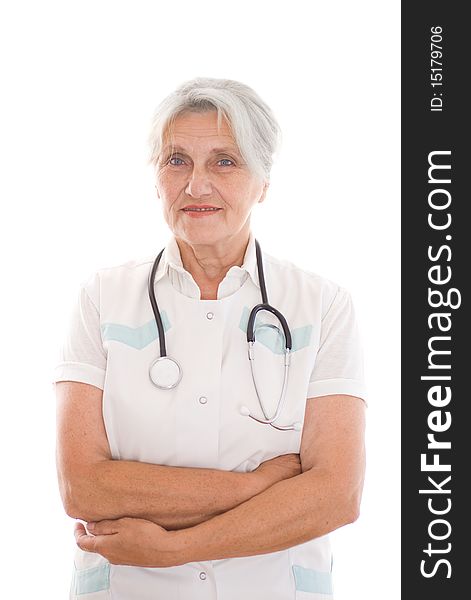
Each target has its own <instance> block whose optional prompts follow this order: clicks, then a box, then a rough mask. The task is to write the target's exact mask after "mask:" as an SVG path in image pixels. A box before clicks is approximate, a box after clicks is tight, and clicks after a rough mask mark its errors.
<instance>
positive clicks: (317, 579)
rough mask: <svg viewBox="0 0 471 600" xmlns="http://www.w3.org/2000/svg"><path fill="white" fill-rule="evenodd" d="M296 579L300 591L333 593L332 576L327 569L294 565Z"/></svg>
mask: <svg viewBox="0 0 471 600" xmlns="http://www.w3.org/2000/svg"><path fill="white" fill-rule="evenodd" d="M293 574H294V581H295V584H296V589H297V590H298V591H299V592H311V593H312V594H326V595H330V596H331V595H332V576H331V574H330V573H327V572H325V571H315V570H314V569H306V568H305V567H301V566H300V565H293Z"/></svg>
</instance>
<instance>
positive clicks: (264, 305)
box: [148, 240, 300, 431]
mask: <svg viewBox="0 0 471 600" xmlns="http://www.w3.org/2000/svg"><path fill="white" fill-rule="evenodd" d="M164 250H165V248H163V249H162V250H161V251H160V252H159V254H158V255H157V257H156V258H155V260H154V264H153V265H152V269H151V271H150V274H149V279H148V291H149V300H150V303H151V306H152V311H153V313H154V317H155V322H156V325H157V330H158V335H159V346H160V358H157V359H156V360H154V361H153V363H152V365H151V368H152V367H154V366H155V365H156V363H159V361H162V359H164V358H167V360H168V361H171V362H172V363H174V366H176V367H177V368H178V370H179V373H178V377H177V379H176V380H175V381H174V382H173V383H171V384H170V385H161V384H159V383H157V382H156V381H155V379H154V378H153V376H152V374H151V370H150V371H149V374H150V378H151V381H152V382H153V383H154V385H156V386H157V387H158V388H159V389H164V390H168V389H172V388H174V387H175V386H176V385H177V384H178V383H179V382H180V380H181V378H182V371H181V367H180V365H179V364H178V362H177V361H176V360H175V359H173V358H170V357H168V356H167V348H166V344H165V331H164V326H163V323H162V318H161V316H160V311H159V307H158V304H157V299H156V297H155V289H154V288H155V276H156V273H157V268H158V266H159V263H160V259H161V257H162V254H163V252H164ZM255 251H256V256H257V270H258V279H259V283H260V290H261V296H262V302H261V303H260V304H257V305H255V306H254V307H253V309H252V311H251V312H250V315H249V320H248V323H247V343H248V357H249V362H250V370H251V373H252V380H253V383H254V387H255V392H256V394H257V398H258V401H259V404H260V408H261V409H262V412H263V416H264V417H265V419H260V418H258V417H255V416H253V415H252V414H250V411H248V409H246V407H243V409H245V410H244V411H243V414H246V415H247V416H249V417H251V418H252V419H253V420H254V421H257V422H258V423H263V424H264V425H271V426H272V427H274V428H275V429H279V430H281V431H287V430H290V429H299V425H300V424H299V423H294V424H293V426H282V425H275V421H276V420H277V419H278V418H279V416H280V415H281V413H282V411H283V408H284V405H285V398H286V388H287V384H288V370H289V366H290V353H291V349H292V338H291V332H290V329H289V326H288V323H287V321H286V319H285V317H284V316H283V315H282V313H281V312H280V311H279V310H277V309H276V308H274V307H273V306H271V305H270V304H269V302H268V294H267V289H266V284H265V274H264V272H263V261H262V252H261V250H260V244H259V243H258V241H257V240H255ZM263 310H265V311H268V312H271V313H272V314H273V315H275V316H276V317H277V319H278V320H279V322H280V323H281V327H282V329H283V334H284V338H285V360H284V374H283V387H282V391H281V395H280V399H279V400H278V404H277V409H276V411H275V414H274V415H273V417H271V418H269V417H268V414H267V412H266V410H265V407H264V404H263V402H262V399H261V396H260V394H259V391H258V387H257V383H256V379H255V374H254V369H253V362H254V355H253V345H254V343H255V319H256V317H257V314H258V313H259V312H260V311H263ZM246 411H247V412H246Z"/></svg>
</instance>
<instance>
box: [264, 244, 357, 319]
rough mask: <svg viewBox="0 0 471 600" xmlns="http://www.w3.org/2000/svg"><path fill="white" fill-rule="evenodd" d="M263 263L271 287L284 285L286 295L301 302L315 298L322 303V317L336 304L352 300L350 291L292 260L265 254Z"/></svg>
mask: <svg viewBox="0 0 471 600" xmlns="http://www.w3.org/2000/svg"><path fill="white" fill-rule="evenodd" d="M263 261H264V263H263V264H264V267H265V271H267V272H268V273H270V279H271V285H274V284H276V283H278V285H282V286H283V287H284V289H285V290H286V293H288V294H292V295H296V296H297V298H299V301H300V302H304V301H306V302H309V301H310V300H311V299H314V298H315V299H316V301H317V302H320V303H321V307H322V308H321V312H322V316H325V315H326V314H327V313H328V312H329V310H330V309H331V307H332V306H333V305H334V304H338V303H341V302H344V301H349V299H350V294H349V292H348V290H347V289H345V288H344V287H342V286H341V285H339V284H338V283H336V282H335V281H333V280H331V279H329V278H327V277H324V276H322V275H320V274H318V273H316V272H314V271H310V270H307V269H304V268H301V267H299V266H298V265H296V264H295V263H294V262H292V261H290V260H286V259H279V258H276V257H274V256H272V255H271V254H266V253H265V252H264V253H263Z"/></svg>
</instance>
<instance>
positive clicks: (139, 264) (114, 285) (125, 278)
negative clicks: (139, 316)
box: [81, 256, 155, 306]
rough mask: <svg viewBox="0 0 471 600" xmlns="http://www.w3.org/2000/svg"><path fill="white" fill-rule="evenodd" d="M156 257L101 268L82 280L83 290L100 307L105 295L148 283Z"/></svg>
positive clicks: (131, 260) (135, 259)
mask: <svg viewBox="0 0 471 600" xmlns="http://www.w3.org/2000/svg"><path fill="white" fill-rule="evenodd" d="M154 259H155V257H153V256H146V257H141V258H134V259H129V260H127V261H126V262H123V263H120V264H117V265H113V266H106V267H100V268H98V269H96V270H95V271H92V272H91V273H89V275H88V276H87V277H86V278H85V279H83V280H82V282H81V288H82V290H84V291H85V292H86V293H87V294H88V295H89V297H90V299H91V300H92V301H93V302H94V304H95V305H96V306H99V305H100V298H101V297H102V295H103V294H104V293H107V294H113V293H119V292H120V290H124V289H126V288H128V287H129V286H137V285H140V284H142V282H147V277H148V274H149V270H150V268H151V265H152V263H153V262H154Z"/></svg>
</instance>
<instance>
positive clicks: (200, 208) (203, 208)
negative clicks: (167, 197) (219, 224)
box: [182, 204, 222, 212]
mask: <svg viewBox="0 0 471 600" xmlns="http://www.w3.org/2000/svg"><path fill="white" fill-rule="evenodd" d="M182 210H183V211H184V212H207V211H211V210H212V211H217V210H222V209H221V208H218V207H217V206H211V205H210V204H200V205H196V204H189V205H188V206H185V207H184V208H182Z"/></svg>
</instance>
